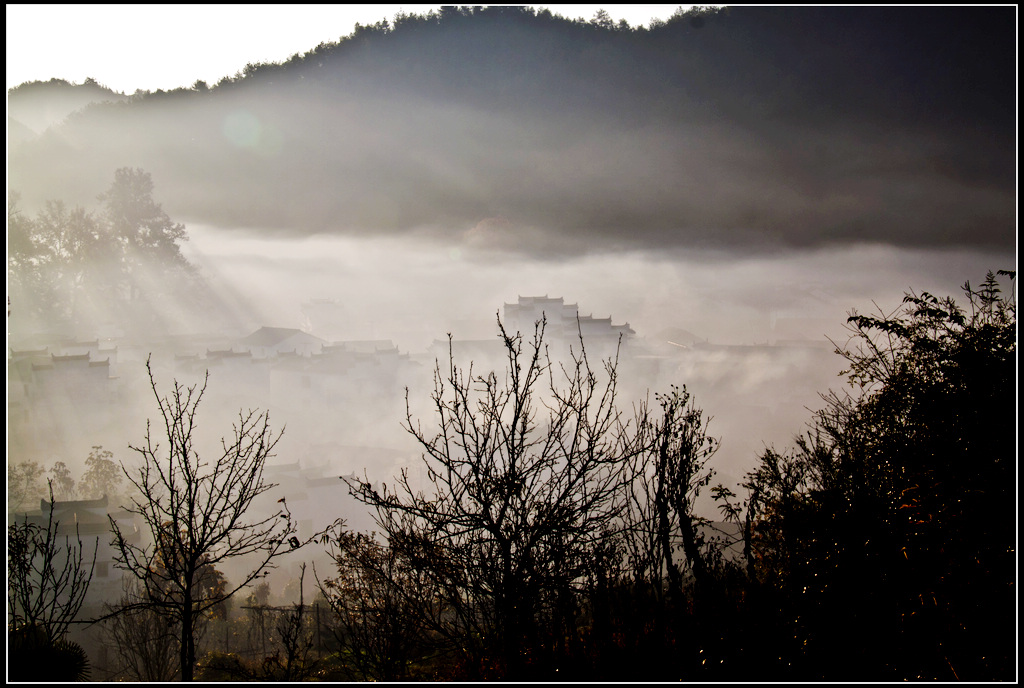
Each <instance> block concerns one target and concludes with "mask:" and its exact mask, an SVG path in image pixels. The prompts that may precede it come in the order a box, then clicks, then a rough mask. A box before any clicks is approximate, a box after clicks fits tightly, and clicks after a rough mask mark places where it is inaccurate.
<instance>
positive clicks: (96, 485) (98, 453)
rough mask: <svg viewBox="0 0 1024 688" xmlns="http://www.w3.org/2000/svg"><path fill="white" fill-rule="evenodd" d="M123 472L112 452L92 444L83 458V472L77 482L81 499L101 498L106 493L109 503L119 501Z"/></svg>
mask: <svg viewBox="0 0 1024 688" xmlns="http://www.w3.org/2000/svg"><path fill="white" fill-rule="evenodd" d="M123 482H124V472H123V471H122V470H121V466H120V465H118V464H117V463H116V462H115V461H114V453H113V452H112V451H110V450H109V449H104V448H103V447H102V446H94V447H93V448H92V451H90V452H89V456H88V458H86V460H85V473H84V474H83V475H82V479H81V480H80V481H79V483H78V492H79V494H80V495H81V496H82V498H83V499H101V498H102V497H103V495H106V496H107V498H108V499H109V500H110V503H111V504H117V503H118V502H119V501H121V483H123Z"/></svg>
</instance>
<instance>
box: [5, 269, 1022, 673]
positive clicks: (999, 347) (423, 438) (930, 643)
mask: <svg viewBox="0 0 1024 688" xmlns="http://www.w3.org/2000/svg"><path fill="white" fill-rule="evenodd" d="M999 274H1000V275H1001V276H1007V277H1009V285H1010V289H1009V291H1010V295H1008V296H1004V295H1003V294H1002V292H1001V289H1000V285H999V281H998V279H997V276H996V275H993V274H992V273H989V275H988V276H987V278H986V280H985V281H984V282H983V283H982V284H981V286H980V287H979V288H974V287H972V286H971V285H970V284H969V283H968V284H965V285H964V292H965V295H966V304H965V305H959V304H957V303H956V302H955V301H954V300H953V299H952V298H938V297H935V296H933V295H931V294H928V293H922V294H920V295H917V294H911V295H908V296H907V297H906V299H905V302H904V305H903V306H902V307H901V308H900V309H899V310H897V311H895V312H893V313H890V314H884V313H881V314H879V315H877V316H866V315H859V314H856V313H854V314H853V315H852V316H851V317H850V318H849V328H850V333H851V337H850V339H849V341H848V342H847V343H845V344H837V353H838V354H839V355H841V356H843V357H844V358H845V359H846V361H847V362H848V364H849V365H848V370H847V376H848V381H849V385H850V386H849V389H848V390H846V391H844V392H842V393H837V392H829V393H828V394H826V395H823V397H822V399H823V407H822V409H821V410H820V411H818V412H817V413H816V414H814V416H813V418H812V421H811V423H810V425H809V429H808V430H807V431H806V432H805V433H804V434H803V435H800V436H799V437H798V438H796V440H795V445H794V446H793V447H792V448H789V449H786V450H784V451H780V450H777V449H775V448H769V449H766V450H765V451H764V453H763V455H762V456H761V457H760V459H759V461H758V463H757V466H756V468H755V469H754V470H753V471H751V472H750V473H749V474H748V475H747V478H746V481H745V482H744V484H743V485H742V486H741V487H740V488H738V489H739V490H740V493H741V494H740V495H736V494H734V492H733V491H732V490H730V489H729V488H727V487H725V486H722V485H716V486H714V487H712V481H713V477H714V471H713V468H712V467H711V461H712V459H713V455H714V452H715V449H716V447H717V440H716V439H714V438H712V437H711V436H709V435H708V430H707V419H706V418H705V417H704V416H703V414H702V412H701V410H700V409H699V408H698V407H697V406H696V405H695V404H694V401H693V400H692V399H691V398H690V396H689V394H688V393H687V392H686V390H685V388H683V389H674V388H673V389H671V390H670V391H669V393H668V394H665V395H659V396H657V402H658V403H657V404H653V405H651V406H650V407H649V406H648V405H647V404H644V403H640V404H636V405H633V406H632V407H631V409H630V411H629V412H628V413H626V412H624V411H622V410H621V408H622V407H621V406H620V405H619V404H618V403H617V399H616V383H617V378H616V372H617V371H616V361H615V360H614V359H612V360H608V361H604V362H602V363H601V366H600V367H598V366H597V365H596V364H594V363H592V362H591V361H590V360H589V359H588V358H587V355H586V352H585V350H584V349H583V348H582V347H579V348H578V350H576V351H575V353H574V354H573V355H572V356H570V358H569V360H568V361H562V362H558V361H552V360H550V359H549V358H548V355H547V348H546V347H545V344H544V323H543V322H541V323H538V325H537V329H536V331H535V332H534V333H533V335H532V337H531V336H526V337H524V336H523V335H521V334H519V333H516V334H512V333H508V332H505V331H504V329H503V328H501V334H500V336H501V338H502V341H503V342H504V345H505V350H506V353H507V364H508V365H507V368H506V369H505V370H504V371H503V372H497V373H495V372H487V373H484V374H478V373H477V372H475V371H473V370H472V368H470V369H469V370H462V369H460V368H459V367H457V366H456V365H455V363H454V360H453V361H451V362H450V364H449V365H446V366H444V367H441V366H439V367H438V369H437V371H436V375H435V392H434V394H433V397H432V400H433V408H434V410H435V414H434V417H433V418H432V419H426V420H424V419H417V418H413V417H412V415H411V413H410V414H409V416H408V417H407V429H408V431H409V432H410V433H412V434H413V436H414V437H415V438H416V440H418V441H419V443H420V444H421V446H422V449H423V469H424V471H425V475H426V476H427V481H428V482H429V487H427V488H426V489H425V490H422V491H421V490H419V489H414V488H413V486H412V484H411V482H410V479H409V476H408V475H406V474H403V475H402V476H401V478H400V479H399V480H398V482H397V484H394V485H391V486H388V485H383V486H373V485H371V484H369V483H367V482H363V481H360V480H358V479H350V481H349V485H350V489H351V490H352V492H353V494H354V495H355V496H356V497H357V498H358V499H359V500H360V501H362V502H363V503H365V504H366V505H368V506H369V507H371V508H372V509H373V510H374V512H375V513H376V520H377V524H378V530H377V532H376V533H375V534H371V533H358V532H352V531H349V530H346V529H345V528H344V527H340V526H338V525H337V524H336V525H335V527H333V528H331V529H328V530H327V531H324V532H321V533H317V534H315V535H314V536H313V537H305V538H303V541H302V542H300V541H299V540H298V539H297V538H295V537H294V533H295V527H294V525H293V523H292V521H291V518H290V515H289V512H288V509H287V504H286V503H285V502H284V500H281V502H282V504H281V507H280V513H279V514H274V515H273V516H272V517H270V518H267V519H262V520H261V519H260V518H255V519H253V518H248V519H247V518H246V516H245V511H246V508H247V505H248V504H249V503H250V501H251V499H252V498H253V497H254V496H258V495H259V494H261V493H262V492H265V491H266V490H267V489H269V487H270V486H269V485H268V483H266V482H264V481H263V478H262V467H263V465H264V461H265V459H266V457H267V456H269V455H270V450H272V449H273V446H274V444H275V443H276V439H275V437H278V436H279V435H274V434H273V433H272V432H271V431H270V429H269V427H268V425H267V423H266V422H265V420H266V419H265V417H264V416H260V415H256V414H253V413H252V412H249V414H248V415H243V416H241V418H240V424H239V426H238V428H237V429H236V431H235V435H234V438H233V439H232V440H230V441H227V442H225V444H224V447H223V450H224V451H223V456H222V457H221V458H218V459H216V461H215V462H214V463H213V464H210V465H212V466H215V467H216V470H212V471H211V470H210V469H209V468H208V467H207V464H205V463H203V462H202V461H201V460H200V459H199V457H198V455H197V454H196V451H195V450H194V449H193V448H192V447H191V428H192V426H193V423H194V419H195V413H196V409H197V407H198V404H199V401H200V400H201V396H202V391H203V388H184V387H181V386H179V385H175V386H174V388H173V390H172V392H171V394H170V395H169V396H167V397H161V396H160V394H159V393H158V392H157V390H156V384H155V382H154V383H153V384H152V386H153V391H154V393H155V394H156V398H157V400H158V402H159V404H160V410H161V413H162V418H161V420H162V421H163V422H162V423H160V424H158V426H157V427H158V428H159V427H161V426H162V427H163V428H164V429H165V430H166V435H167V441H168V444H167V445H166V447H168V449H165V450H163V451H161V450H160V444H158V443H157V442H156V441H155V438H156V437H157V436H159V432H158V431H157V430H153V433H155V434H154V435H150V434H149V433H147V436H146V438H145V443H144V444H142V445H140V447H139V448H137V449H136V451H137V452H139V453H140V455H141V456H142V457H143V459H144V462H143V468H142V469H141V471H134V472H128V471H126V474H127V476H128V478H129V481H130V482H131V483H132V484H133V485H134V486H135V487H136V488H138V489H137V490H136V491H135V493H134V494H133V495H132V497H133V499H134V502H133V503H134V507H132V508H133V509H134V510H135V511H136V512H137V513H139V514H142V515H143V516H144V517H145V519H144V520H145V522H146V524H147V525H148V526H149V527H150V529H151V530H152V533H151V535H152V538H151V540H152V542H154V543H156V545H152V544H151V545H145V544H142V545H138V544H132V542H130V541H129V540H128V539H126V538H125V537H124V535H123V533H122V532H121V531H120V530H119V529H118V526H117V524H116V523H114V522H113V519H112V528H113V530H114V533H115V535H116V538H115V544H116V545H117V547H118V548H119V551H120V552H121V555H120V556H119V558H118V563H119V565H120V566H121V567H122V568H123V569H124V570H125V571H126V573H127V574H128V576H127V578H128V579H129V580H131V581H133V582H132V583H131V584H130V585H129V586H128V587H126V593H125V597H124V598H123V599H122V600H121V602H120V604H118V605H113V606H111V607H110V608H109V614H107V615H106V616H105V619H104V620H103V621H102V622H101V623H102V624H105V626H104V628H105V632H106V633H107V634H108V635H107V637H108V638H110V639H111V642H112V643H114V644H116V645H117V646H118V647H119V648H121V649H122V650H124V649H125V648H135V649H134V650H133V652H134V653H135V655H138V656H137V657H136V659H137V660H139V661H138V662H137V664H136V669H135V671H134V673H129V674H127V675H130V676H133V677H135V678H139V679H143V680H157V679H162V680H168V679H174V678H184V679H190V678H192V677H193V676H194V677H195V678H196V679H207V680H302V679H314V678H315V679H329V680H399V679H412V680H466V679H508V680H573V681H581V680H617V681H627V680H757V681H763V680H771V681H783V680H901V679H910V680H914V679H918V680H922V679H929V680H931V679H938V680H957V679H959V680H992V679H997V680H1011V679H1013V678H1014V676H1015V662H1016V643H1015V629H1016V611H1015V591H1014V585H1015V578H1016V554H1015V551H1014V547H1015V540H1016V526H1015V523H1016V522H1015V499H1016V488H1015V485H1016V482H1015V475H1016V460H1015V457H1016V454H1015V442H1016V435H1015V430H1014V428H1015V420H1016V417H1015V416H1016V414H1015V403H1014V399H1015V381H1016V371H1015V363H1016V301H1015V298H1014V296H1013V288H1014V282H1013V280H1014V278H1015V274H1014V273H1012V272H1002V271H1001V272H1000V273H999ZM499 326H500V323H499ZM421 421H423V422H421ZM165 453H167V458H164V455H165ZM706 489H710V491H711V493H713V495H714V497H715V499H716V500H717V502H718V504H719V508H720V510H721V512H722V514H723V521H722V522H720V523H719V526H718V527H717V528H710V527H709V526H710V525H711V524H710V522H708V521H706V520H705V519H703V518H701V517H699V516H698V515H697V514H696V513H695V508H694V505H695V503H696V500H697V497H698V496H699V495H700V493H701V492H702V490H706ZM203 515H205V516H203ZM197 518H198V520H196V519H197ZM277 519H281V521H280V523H277ZM275 524H277V525H275ZM716 532H718V533H720V534H719V535H716V534H715V533H716ZM286 542H287V543H288V544H287V546H285V543H286ZM317 543H319V544H320V545H321V546H323V545H326V546H327V548H328V550H329V552H330V554H331V556H332V559H333V561H334V562H335V566H334V568H333V570H330V571H326V572H318V573H317V575H316V576H315V579H316V584H317V588H318V589H319V591H318V594H317V595H316V599H315V601H314V602H313V604H307V603H305V602H304V601H303V600H304V597H303V596H302V594H303V593H302V586H304V585H305V583H306V581H305V576H303V578H302V579H301V580H300V581H299V586H300V596H299V602H298V603H297V604H294V605H291V606H289V607H276V608H275V607H270V606H269V605H268V604H267V602H266V599H267V590H265V589H262V588H261V586H256V587H255V588H253V592H252V594H250V595H249V597H248V600H247V604H246V605H244V606H243V609H244V610H245V611H244V615H243V616H242V617H241V623H245V624H248V626H249V630H250V636H252V632H253V629H255V628H262V629H263V631H262V632H263V634H264V638H263V652H264V654H263V656H259V657H257V658H256V659H253V658H252V657H251V656H248V657H246V656H242V655H240V654H238V653H237V652H236V653H232V652H231V651H230V648H224V649H223V650H221V651H210V652H207V653H206V654H205V655H199V654H197V652H196V647H197V644H196V642H195V640H196V638H197V637H198V636H201V635H203V634H205V633H207V632H208V631H209V630H210V629H214V633H218V632H219V631H217V630H216V629H219V628H225V624H230V621H229V618H230V606H229V603H230V601H231V598H232V596H233V595H234V593H235V592H237V591H238V590H239V588H240V586H238V585H231V584H228V583H227V582H226V581H225V580H224V579H223V576H222V575H221V574H220V573H219V571H218V570H217V569H216V568H215V565H216V564H217V563H218V562H222V561H224V560H226V559H228V558H230V557H233V556H238V555H239V554H240V553H242V552H243V551H244V552H249V553H253V552H255V553H258V554H259V557H258V561H259V563H257V565H256V566H255V567H254V568H253V570H252V573H251V574H250V575H249V576H248V577H247V579H246V583H252V584H253V585H255V584H256V580H257V576H258V575H259V574H261V573H262V572H263V571H264V570H266V568H267V567H268V566H272V563H271V562H272V560H273V559H274V558H275V557H276V556H278V555H279V554H280V553H282V552H284V551H289V550H291V549H296V548H299V547H304V546H307V545H310V544H313V545H314V546H316V544H317ZM84 551H85V552H86V553H88V549H87V548H86V549H85V550H84ZM8 552H9V560H8V575H9V580H10V583H9V587H8V607H9V609H8V611H9V614H8V619H9V641H10V643H11V647H13V648H18V649H19V651H18V652H15V653H13V654H11V655H10V656H9V665H8V668H9V672H10V677H11V678H16V677H25V676H32V677H33V678H38V677H44V674H45V675H46V676H49V675H50V674H49V673H48V672H51V671H52V672H55V673H53V678H60V677H69V676H70V677H74V676H79V677H85V676H88V671H89V667H88V664H87V663H85V662H84V657H83V656H82V653H81V651H80V650H81V648H78V647H76V646H75V645H74V643H68V642H67V639H66V635H67V631H68V626H69V624H70V621H71V619H72V617H73V616H74V615H75V612H76V611H77V609H78V607H77V606H75V605H80V604H81V596H82V595H84V590H83V581H84V582H85V585H87V584H88V580H87V579H88V577H89V576H90V575H91V569H90V568H89V567H88V565H87V564H88V561H87V560H88V557H83V546H82V544H81V540H80V539H79V540H78V544H77V545H73V544H72V543H71V539H67V541H66V542H63V543H62V542H61V541H60V540H59V538H57V537H55V536H54V534H53V527H52V526H51V525H50V524H49V523H48V524H46V525H45V526H43V527H39V526H36V525H34V524H32V523H29V522H27V521H25V522H24V523H17V522H16V523H14V524H13V525H11V526H10V528H9V530H8ZM68 554H70V556H66V555H68ZM38 581H42V583H41V584H40V583H39V582H38ZM261 591H262V592H261ZM261 595H262V598H261ZM236 623H238V622H236ZM218 624H219V625H218ZM224 632H225V634H226V633H227V631H226V630H225V631H224ZM268 636H269V637H270V638H271V642H270V649H268V644H267V639H266V638H267V637H268ZM144 650H145V651H147V652H149V654H147V655H145V656H142V655H143V654H144V652H143V651H144ZM41 657H45V658H46V659H45V661H42V660H40V658H41ZM28 663H31V671H32V672H33V673H26V671H27V670H28V668H29V666H28ZM56 672H61V673H59V674H58V673H56ZM147 672H149V673H147Z"/></svg>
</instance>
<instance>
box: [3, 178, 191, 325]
mask: <svg viewBox="0 0 1024 688" xmlns="http://www.w3.org/2000/svg"><path fill="white" fill-rule="evenodd" d="M152 192H153V181H152V178H151V176H150V174H149V173H148V172H145V171H143V170H140V169H134V168H127V167H126V168H121V169H118V170H116V171H115V173H114V182H113V184H111V186H110V188H109V189H108V190H107V191H106V192H105V193H103V194H101V195H100V196H99V200H100V201H101V202H102V203H103V208H102V211H101V212H100V214H99V215H97V214H95V213H93V212H89V211H87V210H85V209H84V208H82V207H74V208H71V209H68V208H67V207H66V206H65V204H64V203H63V202H62V201H47V202H46V203H45V204H44V206H43V208H42V209H41V210H40V211H39V213H38V214H37V215H36V217H35V218H34V219H32V218H28V217H26V216H25V215H24V214H23V213H22V212H21V211H20V210H19V209H18V202H19V197H18V195H17V194H16V193H14V194H12V195H11V196H10V198H9V199H8V209H7V218H8V227H9V232H10V237H11V239H10V244H9V245H10V251H9V253H8V263H7V265H8V273H9V275H10V277H11V282H10V286H11V290H12V292H13V294H14V297H15V300H16V303H17V304H18V308H19V314H20V313H25V314H26V315H28V316H31V317H34V318H37V319H39V320H38V322H39V323H51V324H52V323H63V324H69V325H71V326H82V325H84V324H89V323H95V322H97V320H98V319H104V318H108V317H110V316H118V315H130V316H132V317H136V318H137V317H140V316H142V315H145V313H146V310H145V309H139V308H135V307H134V306H133V304H137V302H140V301H141V300H144V299H150V300H152V299H153V298H155V297H156V296H158V295H160V294H164V293H166V291H167V290H168V288H170V287H172V286H178V287H180V286H182V285H183V284H185V283H186V282H183V281H182V279H181V278H186V279H189V278H191V277H192V274H193V270H192V268H191V266H190V265H189V264H188V262H187V261H186V260H185V258H184V257H183V256H182V254H181V250H180V243H181V242H183V241H187V240H188V236H187V233H186V231H185V227H184V225H181V224H177V223H174V222H172V221H171V220H170V218H169V217H168V216H167V214H166V213H165V212H164V211H163V210H162V208H161V207H160V205H159V204H158V203H156V202H155V201H154V200H153V198H152ZM51 326H52V325H51Z"/></svg>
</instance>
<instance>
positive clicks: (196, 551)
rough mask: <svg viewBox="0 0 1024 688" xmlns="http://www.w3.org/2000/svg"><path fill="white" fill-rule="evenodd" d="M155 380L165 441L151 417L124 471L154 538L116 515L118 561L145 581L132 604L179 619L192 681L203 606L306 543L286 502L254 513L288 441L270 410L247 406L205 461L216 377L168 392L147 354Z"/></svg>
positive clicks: (185, 672)
mask: <svg viewBox="0 0 1024 688" xmlns="http://www.w3.org/2000/svg"><path fill="white" fill-rule="evenodd" d="M146 369H147V371H148V372H149V379H150V386H151V387H152V389H153V394H154V396H155V397H156V401H157V406H158V408H159V410H160V416H161V421H162V423H163V425H164V431H165V433H166V437H167V442H168V446H167V448H166V450H164V451H161V447H160V445H159V444H156V443H154V439H153V436H152V434H151V428H150V427H149V423H148V422H147V430H146V440H145V443H144V444H143V445H142V446H139V447H135V446H132V447H131V448H132V449H133V450H134V451H136V452H138V453H139V454H140V455H141V456H142V459H143V464H142V467H141V468H139V469H137V470H136V471H134V472H132V471H129V470H128V469H125V474H126V475H127V476H128V480H129V481H130V482H131V483H132V485H134V486H135V488H136V489H137V490H138V494H137V495H135V496H133V497H132V498H131V502H132V503H131V505H130V506H129V507H127V511H128V512H130V513H133V514H136V515H137V516H138V517H139V518H140V519H141V520H142V523H143V526H144V528H145V529H146V530H148V532H149V535H150V536H151V538H152V542H151V543H143V544H137V543H136V542H135V540H134V539H133V538H131V537H130V536H129V535H127V534H126V533H124V532H122V529H121V527H120V526H119V525H118V523H117V522H115V521H114V520H113V518H111V528H112V530H113V532H114V545H115V547H116V548H117V554H116V557H115V561H116V563H117V565H118V566H119V567H120V568H122V569H124V570H126V571H128V572H129V573H130V574H131V575H132V576H134V577H135V578H136V579H137V580H138V581H139V582H140V583H141V585H142V588H143V591H144V595H143V596H142V600H140V601H138V602H136V603H132V604H130V605H129V606H128V607H127V609H136V608H148V609H152V610H154V611H156V612H157V613H158V614H160V615H161V616H163V617H164V618H166V619H167V620H168V621H170V622H174V623H177V624H180V634H181V647H180V657H179V659H180V664H181V669H180V671H181V679H182V680H184V681H190V680H192V678H193V672H194V667H195V661H196V649H195V633H196V629H197V625H198V624H199V622H200V620H201V615H202V614H203V612H206V611H207V610H210V609H211V608H213V607H214V605H217V604H219V603H221V602H223V601H225V600H226V599H228V598H229V597H231V596H232V595H234V594H235V593H236V592H237V591H238V590H240V589H241V588H243V587H245V586H246V585H248V584H249V583H251V582H252V581H253V580H255V579H256V577H257V576H260V575H261V574H263V573H264V572H265V571H266V570H267V569H268V568H273V567H274V559H276V558H277V557H279V556H281V555H282V554H285V553H286V552H288V551H291V550H293V549H296V548H297V547H301V546H303V545H305V544H308V543H309V542H311V541H313V540H314V539H316V538H319V537H320V536H321V535H323V533H322V532H321V533H315V534H313V535H312V536H310V537H309V538H307V539H306V540H304V541H299V539H298V538H297V537H296V536H297V533H298V527H297V524H296V523H295V522H294V521H293V520H292V516H291V512H290V511H289V510H288V507H287V503H286V502H285V501H284V499H282V500H280V502H279V503H280V504H281V507H280V509H279V510H278V511H277V512H276V513H273V514H271V515H269V516H266V517H264V518H256V519H253V520H248V519H247V518H246V512H247V511H248V510H249V508H250V507H251V506H252V503H253V500H255V499H256V498H257V497H259V496H260V495H262V494H264V493H265V492H267V491H268V490H270V489H272V488H273V487H276V485H274V484H273V483H267V482H265V481H264V479H263V470H264V468H265V466H266V462H267V459H268V458H269V457H270V456H272V455H273V454H272V452H273V450H274V447H275V445H276V444H277V442H278V441H279V440H280V438H281V433H277V434H276V435H275V434H274V432H273V431H272V430H271V428H270V421H269V416H268V414H267V413H266V412H264V413H257V412H255V411H252V410H250V411H247V412H246V411H242V412H240V413H239V418H238V423H237V424H236V425H235V426H234V433H233V436H232V437H231V439H230V441H228V440H224V439H222V440H221V451H220V455H219V456H218V457H217V458H215V459H214V460H213V461H206V460H203V459H202V458H200V456H199V454H198V453H197V451H196V449H195V447H194V445H193V439H194V438H193V431H194V429H195V424H196V412H197V410H198V407H199V403H200V401H201V400H202V397H203V393H204V392H205V391H206V385H207V382H208V380H209V374H207V377H206V379H204V381H203V384H202V386H201V387H200V386H198V385H193V386H191V387H183V386H182V385H180V384H179V383H178V382H177V381H175V382H174V387H173V390H172V392H171V394H170V395H169V396H164V397H162V396H160V394H159V393H158V392H157V387H156V382H155V380H154V379H153V371H152V368H151V367H150V362H149V361H148V360H147V362H146ZM245 556H252V557H254V559H253V561H254V565H253V566H252V568H251V570H250V571H249V573H247V574H245V575H244V576H243V577H242V579H241V580H240V581H236V584H235V585H233V586H232V585H226V586H223V587H220V586H210V585H203V576H204V571H209V570H211V569H212V568H213V567H216V566H217V565H219V564H220V563H221V562H224V561H227V560H230V559H235V558H238V557H245Z"/></svg>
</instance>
